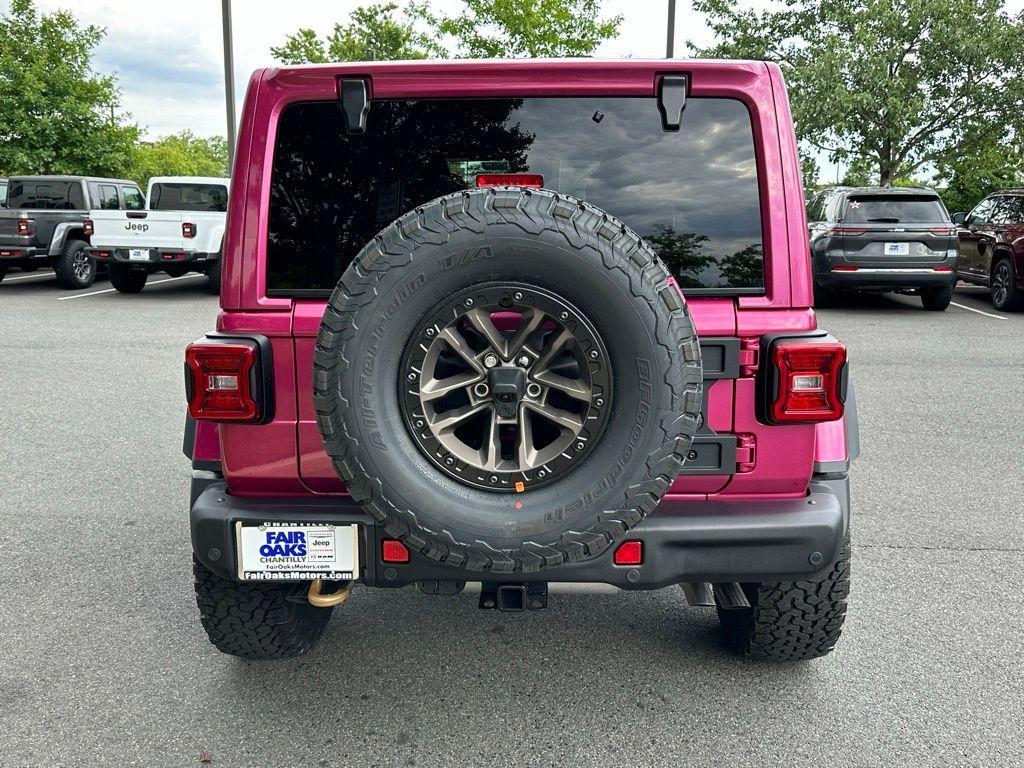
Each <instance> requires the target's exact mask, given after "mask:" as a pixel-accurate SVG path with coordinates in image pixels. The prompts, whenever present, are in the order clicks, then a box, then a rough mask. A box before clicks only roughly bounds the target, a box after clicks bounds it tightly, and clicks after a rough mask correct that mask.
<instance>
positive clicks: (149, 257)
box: [85, 176, 229, 293]
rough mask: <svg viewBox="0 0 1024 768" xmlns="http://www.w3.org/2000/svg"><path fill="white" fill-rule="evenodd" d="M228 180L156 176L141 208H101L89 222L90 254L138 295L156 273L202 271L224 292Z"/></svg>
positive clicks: (117, 281) (117, 283)
mask: <svg viewBox="0 0 1024 768" xmlns="http://www.w3.org/2000/svg"><path fill="white" fill-rule="evenodd" d="M228 182H229V180H228V179H222V178H215V177H207V176H154V177H153V178H151V179H150V180H149V189H148V190H147V193H146V208H145V210H142V211H120V210H113V209H97V210H92V211H90V212H89V219H88V221H86V223H85V227H86V234H87V235H88V236H89V244H90V247H89V254H90V255H91V256H92V257H93V258H95V259H96V261H97V262H99V263H106V264H109V266H110V284H111V285H112V286H114V288H116V289H117V290H119V291H121V292H122V293H138V292H139V291H141V290H142V289H143V287H145V285H146V280H147V279H148V278H149V276H150V275H151V274H153V273H154V272H166V273H167V274H169V275H171V276H172V277H179V276H181V275H184V274H185V273H186V272H200V273H202V274H205V275H208V276H209V278H210V290H211V291H213V292H214V293H219V292H220V259H221V244H222V243H223V240H224V225H225V220H226V218H227V209H228Z"/></svg>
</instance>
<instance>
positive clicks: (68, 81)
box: [0, 0, 139, 176]
mask: <svg viewBox="0 0 1024 768" xmlns="http://www.w3.org/2000/svg"><path fill="white" fill-rule="evenodd" d="M102 37H103V30H102V29H100V28H99V27H95V26H92V25H88V26H82V25H81V24H79V22H78V20H77V19H76V18H75V17H74V16H73V15H71V14H70V13H68V12H66V11H57V12H55V13H50V14H40V13H39V12H38V11H37V10H36V7H35V3H34V2H33V0H12V2H11V6H10V10H9V11H8V12H7V14H6V15H3V16H0V173H6V174H16V173H81V174H94V175H101V176H111V175H113V176H118V175H122V174H123V173H124V171H125V170H126V168H127V167H128V164H129V162H130V160H131V156H132V148H133V146H134V144H135V140H136V139H137V138H138V135H139V129H138V127H137V126H136V125H134V124H132V123H129V122H127V121H126V120H125V119H124V118H123V117H121V116H118V115H117V109H118V106H119V103H120V93H119V92H118V89H117V86H116V83H115V81H114V79H113V78H112V77H105V76H101V75H97V74H96V73H94V72H93V71H92V67H91V61H92V55H93V51H94V49H95V48H96V45H97V44H98V43H99V41H100V39H101V38H102Z"/></svg>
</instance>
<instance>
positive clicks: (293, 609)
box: [192, 559, 334, 659]
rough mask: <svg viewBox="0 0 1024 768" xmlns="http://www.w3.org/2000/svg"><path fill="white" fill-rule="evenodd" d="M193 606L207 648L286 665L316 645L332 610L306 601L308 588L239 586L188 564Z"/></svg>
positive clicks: (263, 584)
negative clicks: (192, 580)
mask: <svg viewBox="0 0 1024 768" xmlns="http://www.w3.org/2000/svg"><path fill="white" fill-rule="evenodd" d="M192 569H193V573H194V576H195V589H196V603H197V604H198V606H199V616H200V618H201V619H202V622H203V629H205V630H206V634H207V636H208V637H209V638H210V642H211V643H213V645H214V646H216V647H217V650H219V651H221V652H222V653H227V654H230V655H232V656H240V657H241V658H243V659H287V658H290V657H292V656H299V655H301V654H303V653H306V652H307V651H309V650H310V649H311V648H313V646H315V645H316V643H317V641H318V640H319V639H320V636H321V635H322V634H323V633H324V629H326V627H327V623H328V622H329V621H330V619H331V613H332V612H333V611H334V609H333V608H318V607H316V606H313V605H311V604H310V603H309V601H308V599H307V597H306V595H307V593H308V591H309V582H308V581H300V582H284V583H280V582H279V583H273V582H270V583H267V582H242V581H231V580H229V579H225V578H222V577H221V576H218V575H217V574H215V573H214V572H213V571H211V570H209V569H208V568H206V567H205V566H204V565H203V564H202V563H200V562H199V561H198V560H194V559H193V564H192Z"/></svg>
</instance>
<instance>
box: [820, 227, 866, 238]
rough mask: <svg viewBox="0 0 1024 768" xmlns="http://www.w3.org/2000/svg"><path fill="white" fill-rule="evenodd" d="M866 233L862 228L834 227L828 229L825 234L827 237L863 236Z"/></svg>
mask: <svg viewBox="0 0 1024 768" xmlns="http://www.w3.org/2000/svg"><path fill="white" fill-rule="evenodd" d="M865 232H867V230H866V229H864V228H863V227H834V228H833V229H830V230H829V231H828V232H827V233H826V234H829V235H853V236H856V235H863V234H864V233H865Z"/></svg>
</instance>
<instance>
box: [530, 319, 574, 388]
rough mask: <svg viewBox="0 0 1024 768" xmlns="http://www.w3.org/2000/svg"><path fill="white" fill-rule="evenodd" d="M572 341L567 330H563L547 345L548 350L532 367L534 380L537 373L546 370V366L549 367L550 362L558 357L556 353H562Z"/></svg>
mask: <svg viewBox="0 0 1024 768" xmlns="http://www.w3.org/2000/svg"><path fill="white" fill-rule="evenodd" d="M572 339H573V335H572V333H571V332H570V331H569V330H568V329H567V328H563V329H562V330H561V331H560V332H559V334H558V335H557V336H555V338H554V339H552V341H551V344H550V345H548V348H547V349H546V350H544V352H543V353H542V354H541V356H540V357H539V358H537V362H536V363H534V365H533V371H534V377H535V378H536V376H537V375H538V374H537V372H538V371H540V372H543V371H546V370H547V369H548V366H549V365H551V361H552V360H554V359H555V358H556V357H557V356H558V353H559V352H561V351H562V348H563V347H565V345H566V344H568V343H569V342H570V341H572Z"/></svg>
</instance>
